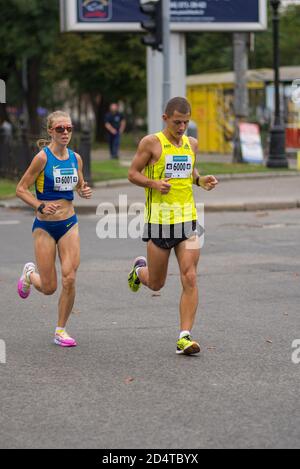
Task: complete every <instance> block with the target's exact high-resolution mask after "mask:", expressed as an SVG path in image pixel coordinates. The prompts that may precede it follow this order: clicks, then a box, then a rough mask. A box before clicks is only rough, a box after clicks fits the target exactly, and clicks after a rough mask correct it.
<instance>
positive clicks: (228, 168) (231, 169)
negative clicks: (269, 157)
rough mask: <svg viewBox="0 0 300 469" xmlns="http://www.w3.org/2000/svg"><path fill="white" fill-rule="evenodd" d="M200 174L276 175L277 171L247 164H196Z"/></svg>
mask: <svg viewBox="0 0 300 469" xmlns="http://www.w3.org/2000/svg"><path fill="white" fill-rule="evenodd" d="M197 168H198V171H199V172H200V174H203V175H205V174H247V173H270V172H273V173H276V172H278V170H272V169H270V168H266V167H265V166H263V165H258V164H247V163H211V162H205V161H203V162H200V163H197ZM280 171H287V172H288V171H290V170H289V169H280Z"/></svg>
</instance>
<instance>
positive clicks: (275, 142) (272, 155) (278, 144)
mask: <svg viewBox="0 0 300 469" xmlns="http://www.w3.org/2000/svg"><path fill="white" fill-rule="evenodd" d="M270 2H271V6H272V8H273V54H274V75H275V80H274V84H275V117H274V123H273V125H272V127H271V130H270V150H269V158H268V161H267V166H268V168H288V165H289V164H288V160H287V157H286V153H285V126H284V123H283V121H282V117H281V113H280V88H279V86H280V76H279V62H280V61H279V11H278V10H279V7H280V3H281V1H280V0H270Z"/></svg>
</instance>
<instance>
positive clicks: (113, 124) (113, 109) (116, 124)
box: [105, 103, 126, 159]
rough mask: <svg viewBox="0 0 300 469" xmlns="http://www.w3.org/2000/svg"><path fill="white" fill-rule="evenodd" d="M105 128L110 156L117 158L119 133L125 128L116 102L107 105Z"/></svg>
mask: <svg viewBox="0 0 300 469" xmlns="http://www.w3.org/2000/svg"><path fill="white" fill-rule="evenodd" d="M105 128H106V130H107V132H108V142H109V150H110V157H111V159H118V158H119V148H120V143H121V135H122V134H123V132H124V130H125V128H126V120H125V118H124V115H123V114H122V113H121V112H119V105H118V104H117V103H112V104H111V105H110V107H109V112H108V113H107V114H106V116H105Z"/></svg>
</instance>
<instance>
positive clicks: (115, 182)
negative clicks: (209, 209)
mask: <svg viewBox="0 0 300 469" xmlns="http://www.w3.org/2000/svg"><path fill="white" fill-rule="evenodd" d="M283 177H300V171H291V172H288V173H285V172H283V171H281V172H279V173H274V172H269V173H248V174H219V175H216V178H217V179H218V181H220V182H226V181H234V180H238V181H241V180H243V179H245V180H246V179H270V178H283ZM131 184H132V183H131V182H130V181H128V179H112V180H110V181H100V182H95V183H94V184H93V187H94V188H96V189H103V188H109V187H121V186H130V185H131Z"/></svg>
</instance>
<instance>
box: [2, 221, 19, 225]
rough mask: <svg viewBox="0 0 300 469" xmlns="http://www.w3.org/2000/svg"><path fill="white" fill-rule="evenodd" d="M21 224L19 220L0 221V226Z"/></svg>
mask: <svg viewBox="0 0 300 469" xmlns="http://www.w3.org/2000/svg"><path fill="white" fill-rule="evenodd" d="M20 223H21V222H20V221H19V220H7V221H6V220H4V221H1V220H0V225H19V224H20Z"/></svg>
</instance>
